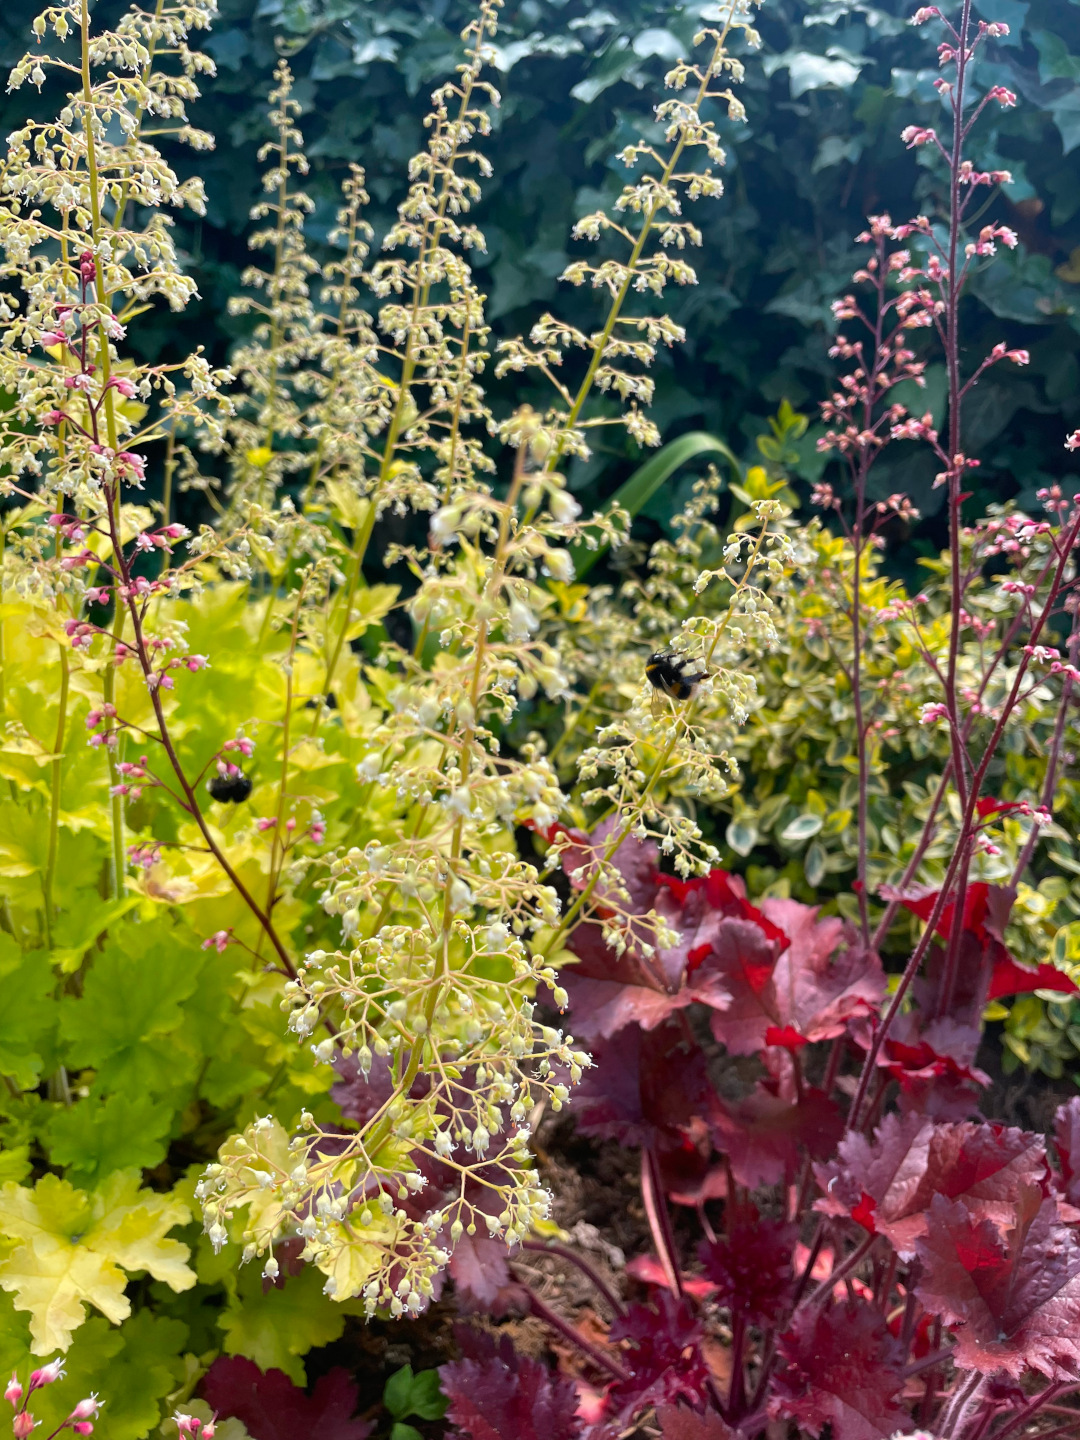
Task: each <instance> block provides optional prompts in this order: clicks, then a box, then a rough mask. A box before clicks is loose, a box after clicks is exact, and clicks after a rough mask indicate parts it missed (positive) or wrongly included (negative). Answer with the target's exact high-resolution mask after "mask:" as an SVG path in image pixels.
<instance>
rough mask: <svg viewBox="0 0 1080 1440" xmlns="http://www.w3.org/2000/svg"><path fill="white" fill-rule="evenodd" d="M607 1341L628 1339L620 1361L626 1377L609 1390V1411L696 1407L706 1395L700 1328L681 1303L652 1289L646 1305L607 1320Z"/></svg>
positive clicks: (667, 1293) (682, 1302) (629, 1411)
mask: <svg viewBox="0 0 1080 1440" xmlns="http://www.w3.org/2000/svg"><path fill="white" fill-rule="evenodd" d="M608 1338H609V1339H610V1340H613V1341H616V1342H618V1341H620V1340H629V1341H630V1348H629V1349H624V1350H623V1352H622V1355H621V1357H620V1358H621V1362H622V1366H623V1369H624V1370H627V1371H629V1373H630V1379H629V1380H628V1381H619V1382H618V1383H617V1384H616V1385H615V1386H613V1388H612V1390H611V1392H610V1404H611V1407H612V1409H613V1411H615V1412H617V1413H619V1414H620V1415H630V1414H636V1413H638V1412H640V1411H641V1410H643V1409H644V1408H645V1406H647V1405H669V1404H674V1403H675V1402H677V1401H679V1400H688V1401H689V1402H690V1403H691V1404H692V1405H695V1406H700V1405H701V1403H702V1401H703V1399H704V1397H705V1395H706V1394H707V1391H708V1385H709V1368H708V1366H707V1365H706V1363H705V1359H704V1356H703V1355H702V1353H701V1338H702V1330H701V1326H700V1324H699V1323H698V1322H697V1320H695V1318H694V1315H693V1312H692V1311H691V1309H690V1306H689V1304H688V1303H687V1302H686V1301H685V1300H681V1299H676V1297H675V1296H673V1295H672V1294H670V1293H669V1292H668V1291H667V1290H657V1291H656V1293H655V1295H654V1296H653V1303H652V1304H650V1305H631V1306H629V1307H628V1309H627V1311H626V1314H625V1315H621V1316H620V1317H619V1318H618V1319H617V1320H615V1321H614V1322H613V1324H612V1326H611V1329H610V1330H609V1331H608Z"/></svg>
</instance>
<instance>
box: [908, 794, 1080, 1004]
mask: <svg viewBox="0 0 1080 1440" xmlns="http://www.w3.org/2000/svg"><path fill="white" fill-rule="evenodd" d="M998 803H999V802H995V804H998ZM939 894H940V891H938V890H931V889H929V888H927V887H924V886H915V887H912V888H911V889H909V890H898V889H894V888H891V887H888V886H882V889H881V895H882V898H883V899H885V900H895V901H898V902H899V903H900V904H901V905H904V906H905V907H906V908H907V909H908V910H910V911H911V913H912V914H913V915H917V916H918V917H919V918H920V919H921V920H929V919H930V916H931V915H932V914H933V911H934V906H935V905H936V904H937V898H938V895H939ZM1015 898H1016V891H1015V890H1013V889H1012V888H1011V887H1008V886H1002V885H989V884H987V883H986V882H985V881H982V880H977V881H972V882H971V884H969V885H968V887H967V889H966V890H965V891H964V911H963V916H962V921H961V928H962V929H963V930H965V931H967V932H969V933H970V934H971V935H973V936H974V937H975V939H976V940H977V941H978V943H979V945H980V946H981V947H982V948H983V949H984V950H985V951H986V952H987V956H988V959H989V962H990V984H989V989H988V991H987V994H986V997H985V998H986V999H987V1000H1000V999H1001V998H1002V997H1003V996H1005V995H1023V994H1028V993H1030V992H1031V991H1033V990H1058V991H1061V992H1062V993H1063V994H1075V993H1080V987H1078V986H1077V985H1076V984H1075V983H1074V982H1073V981H1072V980H1070V978H1069V977H1068V975H1066V974H1064V973H1063V972H1062V971H1061V970H1058V969H1057V968H1056V967H1055V966H1053V965H1046V964H1044V965H1040V966H1039V967H1038V968H1037V969H1035V970H1027V969H1025V968H1024V967H1023V966H1022V965H1019V964H1018V963H1017V962H1016V960H1015V959H1014V957H1013V956H1012V955H1010V954H1009V951H1008V950H1007V949H1006V948H1005V944H1004V932H1005V926H1006V925H1007V924H1008V920H1009V913H1010V911H1011V909H1012V905H1013V901H1014V900H1015ZM955 912H956V902H955V901H954V900H950V901H948V902H947V903H946V905H945V908H944V909H943V910H942V912H941V917H940V919H939V920H938V923H937V925H936V926H935V933H936V934H937V935H940V936H941V938H942V939H943V940H948V939H949V937H950V935H951V934H952V925H953V916H954V914H955Z"/></svg>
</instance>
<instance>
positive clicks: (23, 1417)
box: [11, 1410, 39, 1440]
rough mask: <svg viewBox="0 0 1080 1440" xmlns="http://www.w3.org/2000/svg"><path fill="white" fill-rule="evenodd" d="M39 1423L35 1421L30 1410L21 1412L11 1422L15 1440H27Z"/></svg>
mask: <svg viewBox="0 0 1080 1440" xmlns="http://www.w3.org/2000/svg"><path fill="white" fill-rule="evenodd" d="M38 1423H39V1422H38V1421H37V1420H35V1419H34V1417H33V1416H32V1415H31V1414H30V1411H29V1410H20V1411H19V1413H18V1414H17V1415H16V1416H15V1419H14V1420H12V1422H11V1431H12V1434H13V1435H14V1436H15V1440H26V1437H27V1436H28V1435H30V1434H31V1433H32V1432H33V1429H34V1426H35V1425H37V1424H38Z"/></svg>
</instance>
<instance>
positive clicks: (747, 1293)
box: [698, 1205, 799, 1325]
mask: <svg viewBox="0 0 1080 1440" xmlns="http://www.w3.org/2000/svg"><path fill="white" fill-rule="evenodd" d="M798 1238H799V1230H798V1226H796V1225H785V1224H784V1223H783V1221H781V1220H762V1219H761V1218H760V1216H759V1215H758V1212H757V1210H756V1209H755V1207H754V1206H753V1205H750V1206H747V1207H740V1209H739V1210H737V1211H735V1213H734V1215H733V1216H732V1218H731V1219H730V1220H729V1222H728V1233H727V1235H726V1237H725V1238H724V1239H723V1240H715V1241H703V1242H702V1244H701V1245H700V1247H699V1249H698V1254H699V1256H700V1257H701V1263H702V1267H703V1268H704V1270H705V1274H706V1275H707V1276H708V1277H709V1279H710V1280H712V1281H713V1283H714V1284H715V1286H716V1299H717V1301H718V1303H719V1304H721V1305H726V1306H727V1308H728V1309H729V1310H730V1311H731V1313H732V1315H733V1316H735V1317H739V1318H741V1319H743V1320H744V1321H745V1322H746V1323H747V1324H748V1325H776V1324H777V1323H778V1322H779V1321H780V1320H781V1319H782V1318H783V1317H784V1316H785V1315H786V1314H787V1313H788V1310H789V1307H790V1304H791V1300H792V1297H793V1294H794V1290H795V1277H794V1273H793V1268H792V1257H793V1256H794V1253H795V1244H796V1242H797V1240H798Z"/></svg>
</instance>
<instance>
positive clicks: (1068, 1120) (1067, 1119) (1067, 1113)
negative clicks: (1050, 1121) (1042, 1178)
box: [1054, 1095, 1080, 1208]
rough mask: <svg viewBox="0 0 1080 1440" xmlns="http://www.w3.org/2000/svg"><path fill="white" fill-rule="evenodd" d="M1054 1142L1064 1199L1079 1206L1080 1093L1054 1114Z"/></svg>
mask: <svg viewBox="0 0 1080 1440" xmlns="http://www.w3.org/2000/svg"><path fill="white" fill-rule="evenodd" d="M1054 1144H1055V1145H1056V1146H1057V1153H1058V1161H1059V1163H1060V1165H1061V1179H1062V1182H1063V1184H1064V1188H1065V1199H1066V1200H1067V1201H1068V1203H1069V1204H1070V1205H1074V1206H1076V1207H1077V1208H1080V1095H1074V1096H1073V1098H1072V1099H1071V1100H1069V1101H1067V1102H1066V1103H1065V1104H1064V1105H1062V1106H1061V1107H1060V1108H1059V1110H1058V1111H1057V1114H1056V1115H1055V1116H1054Z"/></svg>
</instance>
